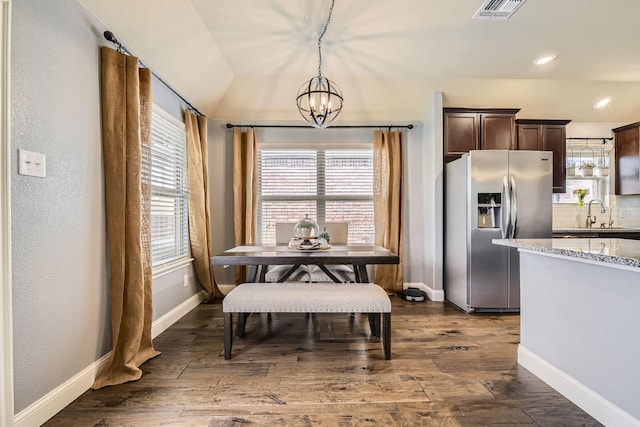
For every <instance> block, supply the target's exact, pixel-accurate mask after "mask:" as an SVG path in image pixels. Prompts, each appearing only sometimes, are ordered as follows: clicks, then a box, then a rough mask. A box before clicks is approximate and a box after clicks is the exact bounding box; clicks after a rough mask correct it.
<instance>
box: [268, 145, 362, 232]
mask: <svg viewBox="0 0 640 427" xmlns="http://www.w3.org/2000/svg"><path fill="white" fill-rule="evenodd" d="M305 215H309V217H310V218H313V219H315V220H316V221H321V222H348V223H349V236H348V238H349V243H350V244H373V243H374V231H375V230H374V215H373V150H372V147H371V145H368V147H367V148H361V149H354V148H348V149H340V148H330V149H329V148H314V149H309V148H303V147H293V148H286V149H285V148H269V147H268V146H263V147H260V148H259V149H258V227H257V233H258V236H256V239H257V241H258V242H261V243H262V244H273V243H275V224H276V223H278V222H297V221H299V220H300V219H302V218H304V216H305Z"/></svg>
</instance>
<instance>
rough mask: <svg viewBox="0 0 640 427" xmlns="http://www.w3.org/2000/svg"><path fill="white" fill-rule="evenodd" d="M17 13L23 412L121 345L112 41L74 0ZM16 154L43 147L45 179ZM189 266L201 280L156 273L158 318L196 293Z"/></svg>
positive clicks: (19, 8) (15, 189) (24, 3)
mask: <svg viewBox="0 0 640 427" xmlns="http://www.w3.org/2000/svg"><path fill="white" fill-rule="evenodd" d="M12 19H13V25H12V34H11V35H12V47H11V55H12V67H11V104H12V105H11V107H12V115H11V140H12V171H11V193H12V198H11V203H12V218H11V220H12V224H13V228H12V242H11V243H12V248H13V250H12V257H13V262H12V269H13V301H12V303H13V331H14V336H13V338H14V378H15V385H14V387H15V410H16V412H21V411H23V410H25V408H28V407H29V406H31V405H33V404H34V403H35V402H37V401H39V400H41V399H43V398H46V396H47V394H48V393H50V392H51V391H52V390H54V389H56V388H57V387H59V386H61V385H62V384H63V383H65V381H67V380H69V379H70V378H72V377H73V376H75V375H76V374H78V373H79V372H81V371H82V370H83V369H85V368H87V367H88V366H90V365H92V364H93V363H94V362H95V361H97V360H98V359H100V357H101V356H103V355H105V354H106V353H107V352H108V351H110V349H111V332H110V329H111V324H110V316H109V294H108V271H107V265H108V264H107V243H106V239H105V235H106V224H105V214H104V193H103V186H104V182H103V176H102V142H101V135H100V96H99V88H100V86H99V77H100V70H99V46H100V45H101V44H102V43H106V42H104V41H103V39H102V36H101V34H102V29H100V30H98V29H96V27H95V26H94V25H93V24H92V21H91V17H88V16H86V15H85V11H84V9H83V8H82V7H81V6H80V5H79V4H78V3H77V2H76V1H75V0H57V1H52V2H50V1H40V0H20V1H16V2H13V10H12ZM156 86H157V85H154V96H155V93H156V91H157V92H158V93H157V98H158V101H159V102H161V103H164V104H165V105H164V107H165V108H167V107H168V106H167V99H166V96H165V95H166V94H162V90H160V89H158V90H156V89H157V88H156ZM169 104H170V103H169ZM169 107H170V106H169ZM168 109H170V110H174V111H175V110H176V108H168ZM178 110H179V109H178ZM17 149H26V150H30V151H36V152H40V153H44V154H45V155H46V170H47V177H46V178H34V177H27V176H23V175H18V174H17V170H16V169H17V168H16V165H17V158H16V157H17ZM185 273H187V274H190V275H191V277H192V274H191V272H190V269H189V268H184V269H182V271H177V272H174V273H172V274H169V275H166V276H164V277H162V278H160V279H156V278H154V285H153V286H154V319H157V318H158V317H160V316H162V315H164V314H165V313H167V312H168V311H170V310H172V309H173V308H175V307H176V306H178V305H179V304H180V303H182V302H183V301H185V300H186V299H187V298H189V297H190V296H191V295H193V294H194V293H195V291H196V287H195V285H194V284H193V282H192V283H190V285H189V286H188V287H186V288H185V287H184V286H183V283H182V279H183V275H184V274H185ZM52 367H55V369H52Z"/></svg>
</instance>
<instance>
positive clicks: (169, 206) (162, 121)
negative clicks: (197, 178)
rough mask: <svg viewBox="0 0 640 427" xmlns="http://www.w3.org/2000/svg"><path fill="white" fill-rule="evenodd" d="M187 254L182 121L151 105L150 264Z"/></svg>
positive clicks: (185, 174) (155, 265)
mask: <svg viewBox="0 0 640 427" xmlns="http://www.w3.org/2000/svg"><path fill="white" fill-rule="evenodd" d="M188 255H189V229H188V205H187V157H186V135H185V130H184V124H183V123H180V122H178V121H177V120H176V119H175V118H173V117H171V116H170V115H169V114H168V113H166V112H164V111H163V110H161V109H160V108H158V107H157V106H155V105H154V108H153V113H152V120H151V258H152V265H153V267H157V266H158V265H161V264H164V263H167V262H171V261H174V260H176V259H179V258H183V257H187V256H188Z"/></svg>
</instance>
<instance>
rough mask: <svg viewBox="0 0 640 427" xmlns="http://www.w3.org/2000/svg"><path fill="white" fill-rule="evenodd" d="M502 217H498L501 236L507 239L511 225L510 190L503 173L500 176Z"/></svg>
mask: <svg viewBox="0 0 640 427" xmlns="http://www.w3.org/2000/svg"><path fill="white" fill-rule="evenodd" d="M501 210H502V218H500V231H501V232H502V238H503V239H508V238H509V234H510V227H511V192H510V191H509V181H508V180H507V176H506V175H505V176H504V178H502V209H501Z"/></svg>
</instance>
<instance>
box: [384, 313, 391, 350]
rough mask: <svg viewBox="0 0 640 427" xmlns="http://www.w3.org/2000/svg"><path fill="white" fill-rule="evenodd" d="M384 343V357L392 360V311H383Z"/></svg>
mask: <svg viewBox="0 0 640 427" xmlns="http://www.w3.org/2000/svg"><path fill="white" fill-rule="evenodd" d="M382 322H383V323H384V324H383V325H382V333H383V334H384V335H383V337H382V345H383V347H384V358H385V359H386V360H391V313H382Z"/></svg>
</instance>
